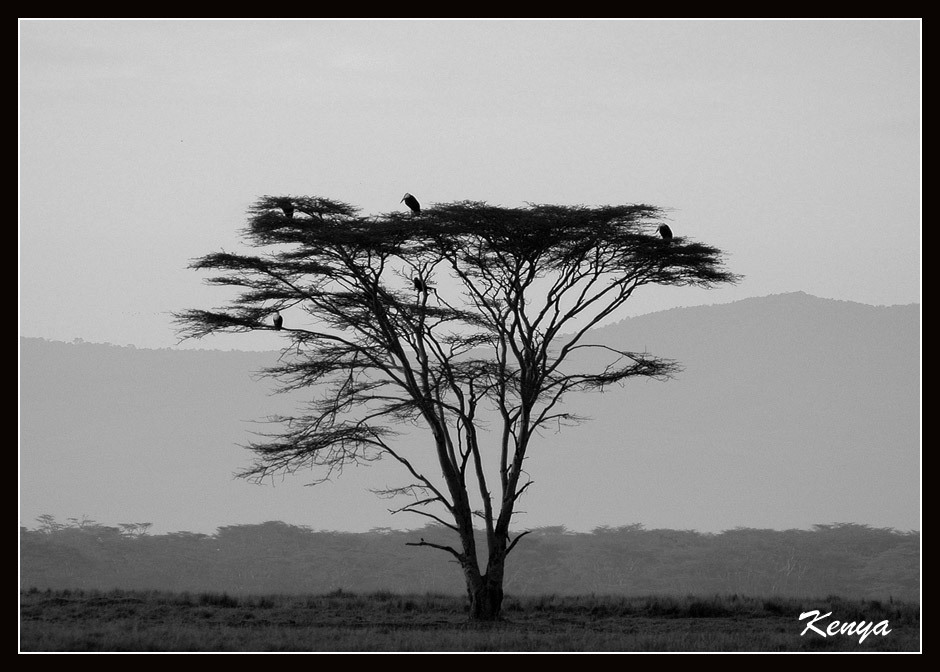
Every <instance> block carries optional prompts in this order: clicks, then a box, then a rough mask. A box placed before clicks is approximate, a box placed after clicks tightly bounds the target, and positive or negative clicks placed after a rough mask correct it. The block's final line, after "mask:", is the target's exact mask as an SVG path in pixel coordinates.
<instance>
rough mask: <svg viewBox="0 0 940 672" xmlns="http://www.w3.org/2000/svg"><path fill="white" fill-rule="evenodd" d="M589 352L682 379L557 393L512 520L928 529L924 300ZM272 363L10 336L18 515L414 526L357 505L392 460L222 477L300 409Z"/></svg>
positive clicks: (749, 320)
mask: <svg viewBox="0 0 940 672" xmlns="http://www.w3.org/2000/svg"><path fill="white" fill-rule="evenodd" d="M596 339H597V340H599V341H601V342H606V343H610V344H616V345H618V346H620V347H627V348H630V349H634V350H649V351H650V352H652V353H653V354H656V355H658V356H662V357H668V358H672V359H676V360H677V361H679V362H680V363H681V364H682V366H683V370H682V372H681V373H680V374H679V375H678V376H677V377H676V378H675V379H674V380H672V381H668V382H656V381H645V380H640V381H634V382H630V383H628V384H627V385H626V386H624V387H623V388H620V387H616V388H613V389H610V390H609V391H607V392H605V393H603V394H590V395H575V396H571V397H569V399H568V400H567V405H566V410H572V411H573V412H576V413H579V414H583V415H586V416H590V417H591V418H592V420H590V421H588V422H585V423H583V424H581V425H579V426H576V427H570V428H563V429H562V430H561V431H560V432H546V433H545V435H544V437H543V440H542V443H541V444H540V445H539V446H537V448H536V449H535V450H534V451H533V452H532V454H531V457H530V461H529V463H528V465H529V467H528V468H529V472H530V473H531V476H532V478H533V480H534V481H535V484H534V485H533V486H532V487H531V488H530V489H529V491H528V492H527V494H526V497H525V498H524V499H523V500H522V506H521V509H523V511H524V512H523V513H522V514H521V515H520V517H519V518H518V521H517V522H518V524H519V525H520V526H526V527H539V526H545V525H566V526H567V527H568V528H569V529H573V530H582V531H587V530H591V529H593V528H594V527H597V526H600V525H611V526H620V525H626V524H631V523H642V524H644V525H646V526H647V527H651V528H656V527H658V528H674V529H696V530H700V531H703V532H708V531H720V530H723V529H731V528H734V527H738V526H743V527H759V528H772V529H788V528H793V527H799V528H804V529H805V528H808V527H809V526H811V525H813V524H816V523H830V522H847V523H858V524H864V525H873V526H875V527H892V528H897V529H902V530H906V529H920V523H919V510H920V488H919V484H920V471H919V457H920V391H919V386H920V368H921V364H920V309H919V306H917V305H910V306H891V307H873V306H866V305H861V304H855V303H850V302H842V301H832V300H826V299H819V298H815V297H812V296H808V295H806V294H802V293H795V294H783V295H774V296H768V297H763V298H757V299H747V300H744V301H738V302H735V303H731V304H725V305H716V306H705V307H697V308H680V309H674V310H669V311H664V312H661V313H654V314H650V315H644V316H640V317H634V318H630V319H627V320H624V321H622V322H619V323H617V324H614V325H611V326H608V327H605V328H602V329H599V330H597V332H596ZM277 356H278V353H276V352H270V353H263V352H262V353H258V352H219V351H211V350H199V351H192V350H187V351H182V350H169V349H167V350H140V349H134V348H122V347H116V346H109V345H96V344H89V343H72V344H66V343H57V342H49V341H44V340H41V339H21V340H20V459H21V463H20V506H21V510H20V521H21V523H22V524H31V523H32V521H33V520H35V518H36V517H37V516H38V515H40V514H42V513H49V514H53V515H55V516H57V517H60V518H63V519H64V518H66V517H80V516H85V515H87V516H89V517H90V518H92V519H95V520H98V521H100V522H102V523H104V524H116V523H121V522H129V521H133V522H142V521H148V522H153V523H154V524H155V527H154V531H155V532H166V531H180V530H192V531H199V532H205V533H211V532H212V531H214V529H216V528H217V527H219V526H222V525H231V524H247V523H260V522H264V521H266V520H281V521H285V522H286V523H289V524H298V525H307V526H310V527H312V528H314V529H337V530H349V531H365V530H368V529H370V528H372V527H381V526H398V527H399V528H408V527H418V526H420V525H422V524H423V523H424V522H425V521H423V520H414V519H411V520H408V519H400V518H399V517H395V518H392V517H390V516H389V515H388V513H387V511H386V509H387V508H390V506H391V505H390V504H389V503H388V502H386V501H383V500H378V499H376V498H375V497H373V496H372V495H371V494H370V493H368V492H366V488H368V487H374V486H383V485H386V484H389V483H395V482H396V475H397V472H396V471H394V470H393V469H392V468H391V465H389V466H386V465H377V466H375V467H372V468H368V469H366V468H363V469H353V470H348V471H347V473H345V474H343V476H342V477H341V478H340V479H339V480H338V481H336V482H332V483H328V484H325V485H321V486H317V487H315V488H305V487H303V485H304V484H305V483H307V482H309V480H310V478H308V477H307V475H305V474H297V475H295V476H292V477H289V478H286V479H284V480H277V481H275V482H274V483H269V484H267V485H266V486H257V485H253V484H250V483H247V482H245V481H243V480H240V479H234V478H233V473H234V472H236V471H238V470H239V469H242V468H244V467H245V466H246V465H247V464H248V463H249V460H250V454H249V453H248V452H247V451H245V450H241V449H240V448H239V447H238V446H239V445H243V444H245V443H247V442H248V441H249V440H250V439H251V432H257V431H264V429H265V426H264V425H263V424H257V423H256V422H255V421H257V420H261V419H263V418H265V417H266V416H268V415H270V414H273V413H276V412H279V411H290V410H292V409H294V408H296V405H297V404H298V403H299V402H300V401H301V399H300V398H299V397H296V396H295V397H288V396H283V395H271V394H270V393H271V390H272V389H273V387H272V381H270V380H267V379H259V378H258V377H257V375H256V372H258V371H259V370H260V369H261V368H263V367H264V366H265V365H268V364H272V363H274V362H275V361H276V358H277ZM404 440H413V441H417V442H420V441H423V440H424V439H423V437H422V436H421V434H420V433H413V434H409V435H407V436H406V437H405V439H404Z"/></svg>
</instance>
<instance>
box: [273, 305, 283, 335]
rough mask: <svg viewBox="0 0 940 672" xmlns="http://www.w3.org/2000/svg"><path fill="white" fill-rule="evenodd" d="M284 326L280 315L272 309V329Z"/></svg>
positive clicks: (279, 328) (278, 329) (275, 329)
mask: <svg viewBox="0 0 940 672" xmlns="http://www.w3.org/2000/svg"><path fill="white" fill-rule="evenodd" d="M283 326H284V318H283V317H281V314H280V313H279V312H277V311H276V310H275V311H274V331H280V330H281V327H283Z"/></svg>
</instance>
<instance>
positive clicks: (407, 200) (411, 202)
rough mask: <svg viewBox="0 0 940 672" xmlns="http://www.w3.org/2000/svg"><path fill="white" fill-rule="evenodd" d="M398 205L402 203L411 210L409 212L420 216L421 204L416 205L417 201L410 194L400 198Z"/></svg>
mask: <svg viewBox="0 0 940 672" xmlns="http://www.w3.org/2000/svg"><path fill="white" fill-rule="evenodd" d="M399 203H404V204H405V205H407V206H408V207H409V208H411V211H412V212H413V213H414V214H416V215H418V214H421V204H420V203H418V199H417V198H415V197H414V196H412V195H411V194H409V193H405V195H404V196H402V197H401V201H399Z"/></svg>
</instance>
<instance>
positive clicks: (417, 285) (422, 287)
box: [412, 277, 428, 294]
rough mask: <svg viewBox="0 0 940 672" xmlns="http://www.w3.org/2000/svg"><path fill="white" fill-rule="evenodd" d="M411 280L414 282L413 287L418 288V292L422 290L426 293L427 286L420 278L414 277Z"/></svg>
mask: <svg viewBox="0 0 940 672" xmlns="http://www.w3.org/2000/svg"><path fill="white" fill-rule="evenodd" d="M412 282H413V283H414V285H415V289H416V290H418V292H424V293H425V294H427V293H428V286H427V285H426V284H424V282H422V280H421V278H418V277H415V278H414V279H413V280H412Z"/></svg>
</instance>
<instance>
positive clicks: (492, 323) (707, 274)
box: [176, 196, 738, 620]
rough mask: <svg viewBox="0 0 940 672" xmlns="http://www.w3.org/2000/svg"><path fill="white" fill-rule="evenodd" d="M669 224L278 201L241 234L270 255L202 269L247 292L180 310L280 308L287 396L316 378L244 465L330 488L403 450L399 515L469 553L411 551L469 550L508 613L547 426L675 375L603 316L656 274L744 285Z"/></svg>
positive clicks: (199, 322)
mask: <svg viewBox="0 0 940 672" xmlns="http://www.w3.org/2000/svg"><path fill="white" fill-rule="evenodd" d="M285 199H288V202H289V203H290V205H292V206H293V207H292V210H291V216H287V215H286V212H285V210H284V208H283V205H284V203H285ZM663 218H664V211H663V210H662V209H660V208H657V207H654V206H649V205H619V206H604V207H585V206H558V205H529V206H527V207H522V208H503V207H497V206H492V205H488V204H486V203H481V202H470V201H465V202H456V203H449V204H439V205H436V206H434V207H431V208H426V209H423V210H422V211H421V213H420V214H411V213H409V214H408V215H403V214H401V213H387V214H382V215H377V216H363V215H360V214H359V211H358V210H357V209H356V208H354V207H353V206H351V205H349V204H346V203H342V202H339V201H335V200H330V199H327V198H319V197H271V196H265V197H262V198H260V199H259V200H257V201H256V202H255V203H254V204H253V205H252V206H251V208H250V209H249V211H248V226H247V228H246V229H245V230H244V231H243V234H244V237H245V239H246V241H247V242H248V243H249V244H250V245H251V247H252V248H255V249H258V250H260V252H259V253H258V254H247V253H244V254H243V253H231V252H224V251H223V252H217V253H213V254H209V255H206V256H204V257H201V258H199V259H197V260H195V261H194V262H193V263H192V264H191V267H192V268H195V269H199V270H208V271H212V272H215V273H217V274H216V275H213V276H212V277H209V278H207V280H206V281H207V282H208V283H210V284H214V285H222V286H227V287H233V288H235V289H236V292H237V296H236V297H235V298H234V299H232V300H231V302H230V303H229V304H228V305H227V306H226V307H225V308H221V309H215V310H198V309H192V310H187V311H183V312H181V313H178V314H177V315H176V319H177V322H178V324H179V325H180V335H181V336H182V337H183V338H201V337H204V336H207V335H209V334H213V333H217V332H229V333H231V332H250V331H256V330H264V329H271V330H274V329H275V326H274V324H273V322H272V319H273V316H274V314H275V313H278V314H281V315H282V316H283V318H284V319H283V326H281V325H279V328H278V335H279V336H281V337H282V338H285V339H286V340H287V345H286V346H285V347H284V349H283V353H282V357H281V359H280V360H279V364H278V365H276V366H273V367H271V368H270V369H268V370H267V373H268V374H269V375H271V376H273V377H275V378H276V379H277V380H278V381H279V384H280V388H281V389H282V390H284V391H286V390H305V389H309V390H312V392H313V394H314V395H315V399H314V400H313V401H312V402H311V403H310V405H309V408H308V409H306V410H305V411H304V412H303V413H298V414H297V415H296V416H294V417H277V418H272V419H271V420H272V421H274V422H275V423H277V425H278V429H277V430H276V431H273V432H271V433H265V434H261V435H260V437H261V440H259V441H255V442H251V443H250V444H249V445H248V446H247V447H248V448H250V449H251V450H252V451H254V453H255V454H256V461H255V463H254V465H253V466H252V467H251V468H249V469H248V470H246V471H245V472H244V473H243V474H241V476H243V477H246V478H250V479H257V480H263V479H264V478H266V477H268V476H273V475H274V474H280V473H288V472H294V471H296V470H298V469H305V468H312V469H315V470H317V473H318V476H317V477H316V478H317V479H318V481H319V480H326V479H328V478H330V477H331V476H333V475H335V474H337V473H338V472H341V471H342V469H343V467H345V466H347V465H350V464H355V463H361V462H371V461H373V460H377V459H380V458H391V459H392V460H394V461H396V462H398V463H399V464H400V465H401V466H402V467H403V468H404V473H405V474H407V475H408V481H407V482H405V483H404V484H403V485H401V486H400V487H395V488H391V489H387V490H383V491H381V492H380V493H379V494H381V495H384V496H389V497H393V496H397V497H401V498H406V499H407V500H408V503H407V504H404V505H403V506H401V507H400V508H398V509H395V510H394V511H393V513H396V512H403V511H407V512H411V513H416V514H420V515H423V516H426V517H428V518H431V519H433V520H435V521H438V522H439V523H441V524H443V525H446V526H447V528H449V529H450V530H452V531H453V532H454V533H456V543H454V544H452V545H451V544H448V543H440V542H431V541H424V540H423V539H422V540H420V541H416V542H413V544H412V545H415V546H428V547H433V548H436V549H440V550H442V551H444V552H446V553H449V554H450V555H452V556H453V557H454V558H455V559H456V560H457V562H458V563H459V565H460V567H461V568H462V570H463V573H464V577H465V579H466V585H467V593H468V596H469V600H470V617H471V619H474V620H493V619H497V618H498V617H499V614H500V608H501V604H502V599H503V576H504V568H505V563H506V558H507V556H508V555H509V554H510V552H511V551H512V550H513V548H514V547H515V546H516V544H518V543H519V540H520V539H521V538H523V537H524V536H525V534H526V532H525V531H522V532H515V531H513V530H512V529H511V523H512V518H513V514H514V511H515V507H516V505H517V502H518V501H519V498H520V497H521V496H522V494H523V493H524V492H525V491H526V489H527V488H528V487H529V486H530V485H531V484H532V481H531V480H530V479H529V477H528V475H527V472H526V471H524V469H523V463H524V461H525V460H526V459H527V457H528V456H529V452H530V448H531V446H532V444H533V443H534V442H535V441H536V439H537V431H538V430H539V429H540V428H543V427H546V426H547V425H549V424H552V425H555V424H570V423H572V422H577V421H579V420H581V419H580V418H576V417H573V416H572V415H571V414H569V413H566V412H565V411H564V410H563V409H562V408H561V407H560V402H561V400H562V398H563V397H564V395H566V394H567V393H569V392H574V391H590V390H603V389H604V388H606V387H607V386H609V385H613V384H619V383H623V382H624V381H626V380H627V379H628V378H632V377H637V376H640V377H649V378H658V379H666V378H669V377H670V376H671V375H672V374H673V373H674V372H675V371H676V370H677V364H676V363H675V362H673V361H669V360H664V359H660V358H657V357H654V356H651V355H649V354H648V353H645V352H636V351H632V350H629V349H622V350H621V349H614V348H611V347H609V346H598V345H592V344H590V343H589V342H588V341H589V336H590V332H589V330H590V328H591V327H593V326H595V325H597V324H598V323H599V322H600V321H601V320H604V319H605V318H607V317H609V316H611V315H612V314H613V313H614V312H615V311H616V310H617V309H618V308H620V307H621V306H622V305H623V304H624V303H625V302H626V301H627V300H628V299H629V298H630V297H631V296H632V295H633V293H634V292H635V291H636V290H637V289H638V288H640V287H642V286H644V285H650V284H657V285H677V286H678V285H686V286H688V285H695V286H700V287H712V286H714V285H717V284H719V283H733V282H736V281H737V279H738V278H737V276H735V275H733V274H732V273H730V272H728V271H727V270H725V268H724V266H723V261H722V253H721V251H720V250H718V249H716V248H714V247H710V246H708V245H705V244H702V243H699V242H695V241H693V240H690V239H687V238H684V237H681V236H675V237H674V238H672V239H671V240H664V239H663V238H661V237H660V235H659V234H658V232H657V231H658V225H659V224H660V223H662V219H663ZM416 281H417V282H416ZM588 348H594V349H597V350H598V351H599V352H600V353H602V354H603V355H604V357H605V364H604V365H603V366H601V367H599V368H597V369H593V370H583V367H581V368H579V367H578V366H577V365H576V364H575V362H574V360H575V359H576V357H575V353H579V351H584V350H586V349H588ZM398 424H413V425H416V426H419V427H422V428H423V429H425V430H427V432H428V433H429V435H430V437H431V438H432V439H433V442H432V443H431V448H430V449H428V450H424V449H423V446H421V445H417V444H411V445H402V444H401V443H400V442H396V440H395V436H396V432H395V431H394V426H395V425H398ZM487 428H490V429H489V431H487ZM428 454H430V455H431V456H432V457H433V460H432V462H433V464H432V463H429V462H427V461H426V458H427V457H428ZM429 470H430V471H429ZM437 470H439V471H440V476H439V477H437V476H433V475H429V474H433V473H435V472H436V471H437ZM399 501H401V500H399ZM475 521H477V522H479V524H480V528H481V529H479V530H478V532H479V536H478V535H475V534H474V531H475V530H474V523H475ZM478 544H480V547H481V548H480V549H478ZM478 550H479V551H480V552H479V553H478Z"/></svg>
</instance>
